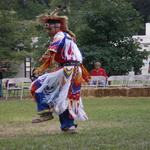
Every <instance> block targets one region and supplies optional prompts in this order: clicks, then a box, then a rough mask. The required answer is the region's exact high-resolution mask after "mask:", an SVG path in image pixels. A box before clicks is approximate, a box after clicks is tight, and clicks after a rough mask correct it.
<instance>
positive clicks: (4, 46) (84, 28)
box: [0, 0, 149, 75]
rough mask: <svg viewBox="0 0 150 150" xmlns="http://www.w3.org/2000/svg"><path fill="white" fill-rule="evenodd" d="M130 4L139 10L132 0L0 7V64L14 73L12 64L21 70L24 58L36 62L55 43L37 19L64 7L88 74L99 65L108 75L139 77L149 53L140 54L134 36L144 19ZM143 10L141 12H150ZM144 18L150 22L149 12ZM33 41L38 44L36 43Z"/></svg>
mask: <svg viewBox="0 0 150 150" xmlns="http://www.w3.org/2000/svg"><path fill="white" fill-rule="evenodd" d="M126 1H128V2H130V3H131V2H132V4H133V6H134V7H137V6H136V5H135V4H136V3H134V2H135V1H132V0H113V1H112V0H95V1H92V0H86V1H84V0H57V1H56V0H55V1H54V0H5V1H0V21H1V24H0V34H1V38H0V43H1V44H0V52H1V55H0V60H1V61H3V62H5V65H7V66H9V68H11V69H10V70H16V69H14V68H13V66H14V63H13V61H15V64H17V63H16V62H20V60H23V59H24V57H25V56H30V57H32V58H34V60H35V61H34V62H37V60H38V59H39V58H40V56H41V54H42V53H43V52H44V51H45V50H46V48H47V45H48V44H49V42H50V40H51V39H49V38H48V36H47V35H46V33H45V31H44V29H43V25H42V24H40V23H39V22H38V21H37V20H36V18H37V16H38V15H40V14H42V13H49V12H51V11H52V10H54V8H55V7H56V6H58V5H60V4H62V5H68V6H69V9H70V13H69V12H68V11H66V12H62V14H61V15H67V16H68V17H69V28H70V30H72V31H73V32H74V33H75V34H76V35H77V43H78V45H79V48H80V50H81V51H82V53H83V55H84V57H85V60H84V64H85V65H86V67H87V68H88V69H89V70H90V69H91V68H92V65H93V62H95V61H100V62H102V65H103V67H104V68H105V69H106V70H107V73H108V75H114V74H118V75H121V74H126V73H128V72H129V71H131V70H134V71H135V72H136V73H138V72H139V69H140V68H141V67H142V65H143V59H146V58H147V55H148V53H147V52H146V51H144V52H141V51H137V49H138V48H139V45H138V43H137V42H136V41H134V40H133V39H132V35H135V34H137V33H138V32H139V30H140V29H142V28H143V24H142V23H141V22H142V17H143V15H141V14H142V12H140V14H139V13H138V12H137V11H136V10H135V9H133V7H132V5H131V4H130V3H128V2H126ZM137 1H138V0H136V2H137ZM147 2H148V1H147ZM142 6H143V7H144V8H143V10H144V9H145V8H147V6H145V5H142ZM137 10H139V9H137ZM139 11H140V10H139ZM146 12H148V13H147V17H146V18H149V11H148V9H147V11H146ZM33 38H37V39H38V41H37V42H34V43H33V40H32V39H33ZM4 60H5V61H4ZM6 60H7V61H6ZM6 62H7V63H6ZM8 62H9V63H8ZM8 64H9V65H8ZM11 64H13V65H11ZM35 64H36V63H34V65H35Z"/></svg>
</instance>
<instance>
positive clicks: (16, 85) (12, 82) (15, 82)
mask: <svg viewBox="0 0 150 150" xmlns="http://www.w3.org/2000/svg"><path fill="white" fill-rule="evenodd" d="M11 91H14V93H13V94H14V96H15V94H16V92H17V94H18V92H20V99H22V96H23V82H22V79H20V78H12V79H9V81H8V83H7V87H6V100H7V99H8V96H9V95H10V92H11Z"/></svg>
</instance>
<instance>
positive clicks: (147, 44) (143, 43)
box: [133, 23, 150, 75]
mask: <svg viewBox="0 0 150 150" xmlns="http://www.w3.org/2000/svg"><path fill="white" fill-rule="evenodd" d="M133 38H134V39H138V41H139V42H140V47H141V48H142V49H141V50H144V49H146V50H147V51H149V52H150V23H146V31H145V35H134V36H133ZM143 62H144V66H143V67H142V68H141V71H142V72H141V74H143V75H146V74H148V65H149V62H150V55H149V57H148V60H143Z"/></svg>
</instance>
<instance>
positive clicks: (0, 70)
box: [0, 62, 7, 97]
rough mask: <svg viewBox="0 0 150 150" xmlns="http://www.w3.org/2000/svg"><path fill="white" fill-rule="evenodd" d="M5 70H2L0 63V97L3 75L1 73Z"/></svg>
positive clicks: (1, 94) (0, 94) (0, 95)
mask: <svg viewBox="0 0 150 150" xmlns="http://www.w3.org/2000/svg"><path fill="white" fill-rule="evenodd" d="M6 70H7V68H2V63H1V62H0V97H2V96H3V92H2V79H3V75H2V72H5V71H6Z"/></svg>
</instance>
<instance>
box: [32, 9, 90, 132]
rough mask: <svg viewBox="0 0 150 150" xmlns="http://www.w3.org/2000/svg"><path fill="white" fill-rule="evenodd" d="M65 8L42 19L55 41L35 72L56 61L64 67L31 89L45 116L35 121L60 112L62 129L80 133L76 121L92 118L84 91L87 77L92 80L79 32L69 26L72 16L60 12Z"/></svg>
mask: <svg viewBox="0 0 150 150" xmlns="http://www.w3.org/2000/svg"><path fill="white" fill-rule="evenodd" d="M64 8H66V7H60V8H58V9H57V10H55V11H54V12H52V13H51V14H50V15H48V16H42V17H41V18H40V21H41V22H44V23H45V28H46V31H47V33H48V35H49V36H50V37H52V38H53V42H52V44H51V45H50V46H49V47H48V49H47V51H46V52H45V54H43V55H42V57H41V59H40V62H41V63H42V65H41V66H40V67H39V68H37V69H36V71H35V72H34V73H35V74H39V73H40V72H42V71H45V70H46V69H48V68H49V67H50V66H51V65H52V64H53V63H55V62H56V63H59V64H60V67H59V68H57V69H55V70H54V71H52V72H50V73H46V74H44V75H41V76H39V77H38V79H37V80H35V81H34V82H33V83H32V85H31V88H30V91H31V94H32V96H33V97H34V98H35V100H36V102H37V104H38V112H40V115H41V118H40V119H35V120H33V123H39V122H42V121H46V120H51V119H53V115H52V113H56V114H58V115H59V119H60V124H61V126H60V128H61V130H62V131H66V132H70V133H76V130H75V129H76V127H77V125H76V124H75V123H74V120H76V119H81V120H87V119H88V117H87V115H86V113H85V112H84V110H83V104H82V99H81V97H80V91H81V84H82V81H83V79H84V80H85V81H86V82H89V79H90V75H89V73H88V72H87V70H86V69H85V68H84V66H83V65H82V55H81V52H80V51H79V49H78V47H77V45H76V43H75V42H74V40H75V35H74V34H73V33H72V32H71V31H69V29H68V25H67V21H68V18H67V17H66V16H58V15H57V13H58V12H59V11H61V10H62V9H64ZM41 108H42V109H41ZM45 116H46V117H45Z"/></svg>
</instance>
